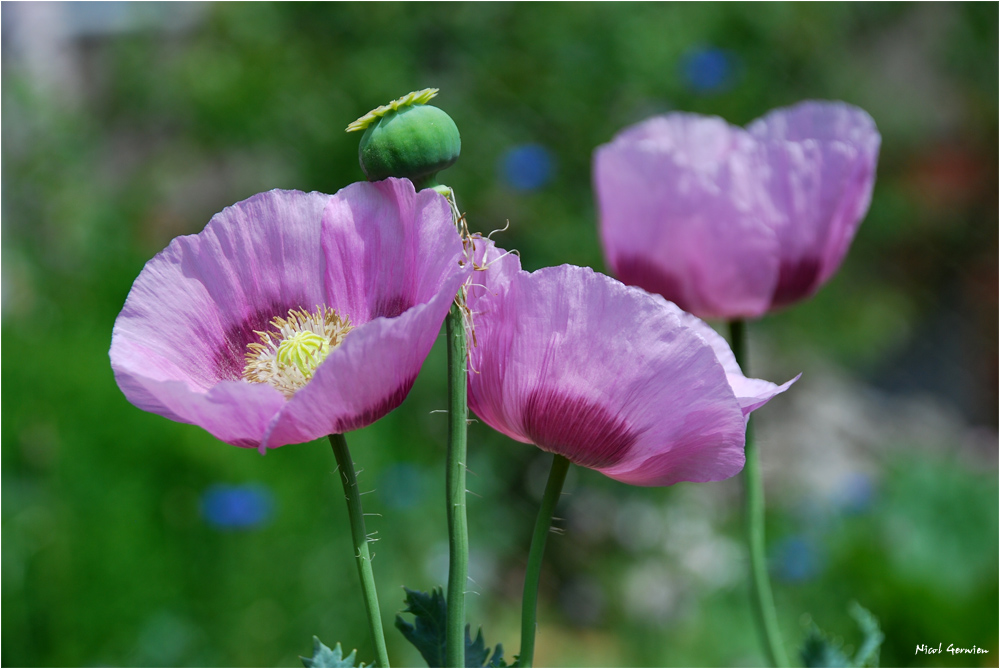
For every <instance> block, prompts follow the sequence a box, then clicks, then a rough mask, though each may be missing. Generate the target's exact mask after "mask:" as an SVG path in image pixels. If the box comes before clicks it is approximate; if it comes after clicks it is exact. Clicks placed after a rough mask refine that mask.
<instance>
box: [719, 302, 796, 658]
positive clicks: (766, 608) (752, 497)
mask: <svg viewBox="0 0 1000 669" xmlns="http://www.w3.org/2000/svg"><path fill="white" fill-rule="evenodd" d="M729 336H730V340H731V343H732V347H733V354H734V355H735V356H736V362H738V363H739V365H740V368H741V369H742V370H743V373H744V374H749V373H750V370H749V360H748V359H747V342H746V322H745V321H743V320H741V319H737V320H733V321H730V322H729ZM743 489H744V491H745V493H746V514H747V542H748V544H749V546H750V577H751V581H752V590H753V595H752V596H753V600H754V610H755V612H756V614H757V624H758V628H759V630H760V634H761V642H762V644H763V646H764V652H765V653H766V654H767V659H768V662H769V663H770V665H771V666H774V667H787V666H788V656H787V655H786V654H785V647H784V645H783V644H782V642H781V633H780V632H779V630H778V615H777V613H776V612H775V609H774V595H773V594H772V593H771V580H770V577H769V576H768V573H767V558H766V554H765V550H764V481H763V477H762V476H761V470H760V453H759V452H758V451H757V444H756V443H755V442H754V439H753V422H752V419H750V420H748V421H747V436H746V465H745V466H744V468H743Z"/></svg>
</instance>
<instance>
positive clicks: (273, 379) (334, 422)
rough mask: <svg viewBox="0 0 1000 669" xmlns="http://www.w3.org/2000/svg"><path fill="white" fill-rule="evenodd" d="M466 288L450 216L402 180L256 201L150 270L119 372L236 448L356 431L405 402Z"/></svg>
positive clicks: (141, 399)
mask: <svg viewBox="0 0 1000 669" xmlns="http://www.w3.org/2000/svg"><path fill="white" fill-rule="evenodd" d="M470 272H471V266H469V263H467V262H465V261H464V255H463V249H462V241H461V238H460V236H459V234H458V232H457V231H456V230H455V227H454V225H453V223H452V216H451V210H450V207H449V205H448V202H447V201H446V200H445V199H444V198H443V197H442V196H440V195H438V194H437V193H435V192H433V191H430V190H424V191H421V192H419V193H417V192H415V191H414V189H413V185H412V184H411V183H410V182H409V181H407V180H405V179H387V180H386V181H382V182H379V183H358V184H353V185H351V186H348V187H347V188H345V189H343V190H341V191H340V192H338V193H337V194H336V195H325V194H322V193H315V192H314V193H302V192H299V191H282V190H272V191H269V192H266V193H260V194H258V195H254V196H253V197H251V198H249V199H248V200H244V201H243V202H239V203H237V204H235V205H233V206H231V207H227V208H226V209H225V210H223V211H222V212H221V213H219V214H216V215H215V216H214V217H213V218H212V220H211V221H210V222H209V223H208V225H207V226H206V227H205V229H204V230H203V231H202V232H200V233H199V234H197V235H188V236H184V237H178V238H177V239H174V240H173V241H172V242H171V243H170V245H169V246H168V247H167V248H166V250H164V251H163V252H161V253H160V254H158V255H157V256H156V257H155V258H153V259H152V260H150V261H149V262H148V263H146V266H145V267H144V268H143V270H142V272H141V273H140V274H139V277H138V278H137V279H136V280H135V283H134V284H133V286H132V290H131V292H130V293H129V296H128V299H127V300H126V301H125V306H124V308H123V309H122V312H121V314H119V316H118V319H117V320H116V321H115V327H114V333H113V335H112V339H111V353H110V355H111V366H112V368H113V369H114V372H115V379H116V380H117V382H118V386H119V387H120V388H121V389H122V392H124V393H125V396H126V397H127V398H128V399H129V401H130V402H132V403H133V404H135V405H136V406H138V407H139V408H141V409H145V410H146V411H151V412H153V413H158V414H160V415H162V416H165V417H167V418H170V419H171V420H176V421H179V422H182V423H193V424H195V425H200V426H201V427H203V428H205V429H206V430H208V431H209V432H210V433H212V434H213V435H215V436H216V437H218V438H219V439H221V440H222V441H225V442H228V443H230V444H233V445H234V446H242V447H248V448H259V449H260V450H261V452H264V449H266V448H276V447H278V446H283V445H285V444H292V443H300V442H304V441H309V440H312V439H316V438H319V437H322V436H325V435H327V434H333V433H343V432H347V431H350V430H356V429H358V428H361V427H364V426H366V425H369V424H370V423H373V422H374V421H376V420H378V419H379V418H381V417H382V416H384V415H385V414H387V413H388V412H390V411H392V410H393V409H394V408H396V407H397V406H399V404H400V403H401V402H402V401H403V399H404V398H405V397H406V395H407V393H408V392H409V391H410V387H411V386H412V385H413V381H414V379H415V378H416V376H417V373H418V371H419V370H420V366H421V364H422V363H423V361H424V358H425V357H426V356H427V353H428V352H429V351H430V348H431V346H432V344H433V343H434V340H435V338H436V337H437V335H438V331H439V330H440V328H441V323H442V321H443V320H444V317H445V314H446V313H447V312H448V309H449V307H450V305H451V303H452V300H453V298H454V296H455V293H456V292H457V291H458V290H459V288H460V286H461V285H462V283H463V282H464V281H465V280H466V279H467V278H468V276H469V273H470Z"/></svg>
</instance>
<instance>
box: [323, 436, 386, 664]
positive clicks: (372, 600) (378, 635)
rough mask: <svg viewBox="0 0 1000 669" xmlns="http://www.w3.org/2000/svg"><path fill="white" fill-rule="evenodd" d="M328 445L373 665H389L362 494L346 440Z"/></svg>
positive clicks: (333, 440) (332, 438) (333, 438)
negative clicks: (348, 532) (350, 541)
mask: <svg viewBox="0 0 1000 669" xmlns="http://www.w3.org/2000/svg"><path fill="white" fill-rule="evenodd" d="M330 444H331V445H332V446H333V454H334V455H335V456H336V458H337V466H338V468H339V469H340V477H341V480H342V481H343V482H344V497H345V498H346V499H347V515H348V516H349V517H350V519H351V536H352V537H353V539H354V557H355V558H356V559H357V562H358V576H360V577H361V592H362V594H363V596H364V599H365V611H366V612H367V613H368V630H369V631H370V632H371V635H372V643H373V644H374V645H375V665H376V666H379V667H388V666H389V655H388V653H387V652H386V650H385V634H384V633H383V632H382V615H381V614H380V613H379V608H378V595H377V593H376V592H375V574H374V573H373V572H372V558H371V554H370V552H369V550H368V535H367V533H366V532H365V514H364V511H363V510H362V509H361V492H360V491H359V490H358V477H357V473H356V472H355V469H354V460H352V459H351V452H350V451H349V450H347V440H346V439H344V435H342V434H331V435H330Z"/></svg>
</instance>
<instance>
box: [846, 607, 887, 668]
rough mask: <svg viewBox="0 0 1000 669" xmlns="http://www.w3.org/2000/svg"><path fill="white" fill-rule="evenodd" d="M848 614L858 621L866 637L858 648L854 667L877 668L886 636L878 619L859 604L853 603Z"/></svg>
mask: <svg viewBox="0 0 1000 669" xmlns="http://www.w3.org/2000/svg"><path fill="white" fill-rule="evenodd" d="M848 613H850V614H851V617H852V618H854V620H856V621H857V623H858V627H860V628H861V633H862V634H863V635H864V638H863V639H862V640H861V645H860V646H858V652H857V654H855V656H854V666H855V667H877V666H878V660H879V657H878V656H879V650H880V649H881V648H882V642H883V641H885V635H884V634H882V630H881V628H880V627H879V624H878V618H876V617H875V616H874V615H872V612H871V611H869V610H868V609H866V608H865V607H863V606H861V605H860V604H858V603H857V602H851V606H850V608H849V609H848Z"/></svg>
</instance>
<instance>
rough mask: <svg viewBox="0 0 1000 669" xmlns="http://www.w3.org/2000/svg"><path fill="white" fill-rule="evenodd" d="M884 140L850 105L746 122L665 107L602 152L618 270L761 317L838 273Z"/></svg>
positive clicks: (606, 232)
mask: <svg viewBox="0 0 1000 669" xmlns="http://www.w3.org/2000/svg"><path fill="white" fill-rule="evenodd" d="M880 143H881V137H880V136H879V133H878V131H877V130H876V128H875V122H874V121H873V120H872V119H871V117H870V116H869V115H868V114H867V113H865V112H864V111H863V110H861V109H858V108H857V107H852V106H851V105H848V104H844V103H842V102H815V101H809V102H802V103H800V104H798V105H795V106H793V107H788V108H783V109H776V110H774V111H772V112H770V113H769V114H767V115H766V116H764V117H763V118H760V119H757V120H756V121H754V122H753V123H751V124H750V125H749V126H747V128H746V129H743V128H739V127H736V126H732V125H729V124H728V123H726V122H725V121H724V120H722V119H721V118H718V117H708V116H699V115H697V114H683V113H676V114H668V115H666V116H658V117H654V118H651V119H649V120H647V121H644V122H642V123H639V124H638V125H635V126H632V127H630V128H627V129H626V130H624V131H623V132H621V133H620V134H619V135H618V136H617V137H615V139H614V140H613V141H612V142H611V143H609V144H605V145H603V146H601V147H599V148H598V149H597V151H596V152H595V155H594V188H595V190H596V192H597V201H598V209H599V219H600V230H601V240H602V243H603V246H604V253H605V257H606V258H607V262H608V265H609V266H610V267H611V268H612V271H613V272H614V273H615V275H616V276H617V277H618V278H619V279H621V280H622V281H624V282H625V283H627V284H629V285H634V286H639V287H640V288H644V289H646V290H648V291H650V292H653V293H658V294H660V295H663V296H664V297H666V298H667V299H668V300H672V301H673V302H676V303H677V304H678V306H680V307H681V308H682V309H685V310H686V311H690V312H691V313H693V314H695V315H696V316H699V317H701V318H726V319H735V318H746V317H756V316H760V315H762V314H764V313H766V312H767V311H769V310H772V309H776V308H780V307H783V306H786V305H789V304H792V303H794V302H796V301H798V300H802V299H804V298H807V297H809V296H811V295H813V294H814V293H815V292H816V291H817V290H819V288H820V286H822V285H823V284H824V283H826V281H828V280H829V279H830V277H831V276H832V275H833V274H834V273H835V272H836V271H837V268H838V267H839V266H840V263H841V261H842V260H843V259H844V255H845V254H846V253H847V249H848V247H849V246H850V244H851V240H852V239H853V238H854V233H855V232H856V231H857V229H858V226H859V225H860V224H861V219H862V218H864V215H865V213H866V212H867V211H868V205H869V203H870V202H871V195H872V188H873V185H874V182H875V166H876V162H877V161H878V151H879V145H880Z"/></svg>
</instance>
